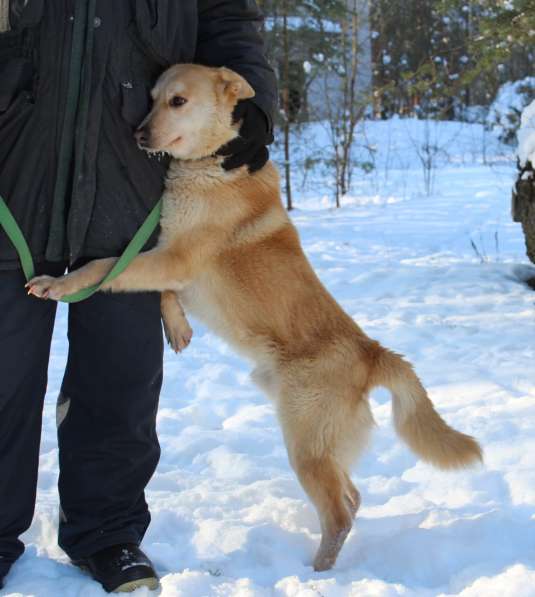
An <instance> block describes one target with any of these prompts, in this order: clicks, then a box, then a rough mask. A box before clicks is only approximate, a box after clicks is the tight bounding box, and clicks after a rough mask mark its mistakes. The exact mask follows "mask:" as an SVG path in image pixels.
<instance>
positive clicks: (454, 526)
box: [3, 121, 535, 597]
mask: <svg viewBox="0 0 535 597" xmlns="http://www.w3.org/2000/svg"><path fill="white" fill-rule="evenodd" d="M404 127H405V128H404ZM431 134H434V135H435V136H436V138H437V147H442V149H441V152H440V153H437V159H438V158H440V160H441V163H440V164H439V166H440V167H439V168H438V169H437V170H436V172H435V173H434V182H433V192H432V194H431V195H430V196H427V195H425V194H423V192H422V191H423V189H424V188H425V185H424V184H423V171H422V168H421V166H420V165H419V161H418V156H417V149H418V148H421V145H422V139H425V138H427V139H428V140H429V138H430V135H431ZM366 135H367V139H368V141H369V143H371V144H373V145H374V146H375V147H376V149H377V151H376V154H375V156H376V157H375V159H376V170H375V171H374V172H372V173H371V174H369V175H367V176H364V175H362V174H360V173H358V172H357V173H356V174H355V184H354V189H353V192H352V195H351V197H347V198H345V200H344V202H343V207H342V208H341V209H340V210H338V211H336V210H333V209H332V208H330V207H327V205H328V204H329V202H330V201H331V200H330V199H326V198H325V197H324V195H327V194H328V184H329V183H328V181H327V180H326V179H325V178H322V176H323V175H322V174H321V173H319V171H318V172H316V175H315V176H316V178H313V177H312V176H309V177H308V179H307V182H306V184H305V185H304V186H303V187H302V188H301V189H300V188H298V189H297V193H296V194H297V205H298V207H299V209H298V210H296V211H295V212H294V213H293V219H294V221H295V223H296V225H297V226H298V228H299V230H300V233H301V236H302V239H303V243H304V247H305V250H306V252H307V254H308V256H309V257H310V259H311V260H312V263H313V264H314V266H315V268H316V270H317V271H318V273H319V275H320V277H321V279H322V280H323V281H324V283H325V284H326V285H327V287H328V288H329V290H330V291H331V292H332V293H333V294H334V296H335V297H336V298H337V299H338V300H339V301H340V302H341V304H342V305H343V306H344V308H345V309H346V310H347V311H348V313H350V314H351V316H353V317H354V318H355V320H356V321H357V322H358V323H359V324H360V325H361V326H362V327H363V328H364V329H365V331H366V332H367V333H368V334H369V335H371V336H373V337H374V338H377V339H379V340H380V341H381V342H383V343H384V344H385V345H386V346H389V347H391V348H393V349H395V350H397V351H400V352H402V353H404V354H405V355H407V357H408V358H409V359H410V360H411V361H412V362H413V363H414V364H415V366H416V369H417V372H418V373H419V375H420V376H421V378H422V380H423V381H424V383H425V385H426V386H427V388H428V389H429V392H430V395H431V397H432V398H433V400H434V401H435V403H436V405H437V408H438V410H439V411H440V412H441V414H442V415H443V416H444V417H445V418H446V420H447V421H448V422H449V423H451V424H452V425H454V426H455V427H457V428H458V429H460V430H462V431H465V432H467V433H470V434H473V435H475V436H476V437H477V438H478V439H479V440H480V441H481V443H482V445H483V447H484V449H485V458H486V459H485V465H484V466H482V467H480V468H477V469H475V470H470V471H464V472H457V473H444V472H439V471H435V470H433V469H432V468H431V467H429V466H427V465H424V464H422V463H421V462H419V461H418V460H417V459H416V458H415V457H414V456H413V455H412V454H411V453H410V452H409V451H408V449H407V448H406V447H405V446H404V445H402V444H401V443H400V441H399V440H398V439H397V437H396V435H395V434H394V431H393V427H392V424H391V422H390V400H389V397H388V394H387V393H386V392H383V391H377V392H375V393H374V394H373V396H372V406H373V412H374V415H375V418H376V421H377V423H378V427H377V429H376V432H375V434H374V437H373V440H372V442H371V445H370V447H369V450H368V451H367V453H366V455H365V456H364V458H363V459H362V461H361V462H360V463H359V465H358V466H357V467H356V469H355V471H354V474H353V479H354V482H355V484H356V485H357V486H358V487H359V489H360V491H361V493H362V497H363V505H362V508H361V510H360V512H359V514H358V518H357V522H356V524H355V527H354V529H353V531H352V533H351V535H350V536H349V539H348V541H347V543H346V545H345V547H344V549H343V551H342V553H341V556H340V558H339V560H338V563H337V564H336V567H335V568H334V569H333V570H332V571H330V572H325V573H315V572H314V571H313V570H312V568H311V561H312V557H313V554H314V551H315V549H316V547H317V545H318V541H319V528H318V521H317V518H316V514H315V512H314V511H313V509H312V507H311V505H310V504H309V502H308V501H307V499H306V497H305V495H304V493H303V491H302V490H301V488H300V486H299V484H298V482H297V480H296V479H295V477H294V475H293V473H292V471H291V470H290V468H289V466H288V463H287V459H286V454H285V449H284V445H283V442H282V437H281V433H280V431H279V428H278V425H277V421H276V419H275V416H274V411H273V407H272V405H271V404H270V403H269V402H268V401H267V400H266V399H265V398H264V397H263V396H262V395H261V394H260V392H259V390H257V389H256V388H255V387H254V386H253V385H252V383H251V382H250V381H249V378H248V371H249V367H248V364H247V363H245V362H244V361H242V360H241V359H239V358H238V357H236V356H235V355H233V353H232V352H231V351H230V350H229V348H228V347H227V346H226V345H225V344H224V343H223V342H221V341H220V340H218V339H217V338H216V337H214V336H213V335H212V334H211V333H209V332H208V331H207V330H206V329H204V328H203V327H202V326H200V325H198V324H195V323H194V330H195V337H194V340H193V342H192V345H191V346H190V348H189V349H188V350H187V351H186V352H185V353H184V354H182V355H180V356H175V355H174V354H172V353H171V352H167V353H166V355H165V383H164V388H163V392H162V399H161V408H160V413H159V418H158V423H159V434H160V440H161V444H162V459H161V462H160V465H159V468H158V471H157V473H156V475H155V476H154V478H153V480H152V482H151V483H150V486H149V489H148V500H149V503H150V506H151V510H152V514H153V522H152V525H151V527H150V530H149V531H148V534H147V536H146V539H145V542H144V547H145V549H146V551H147V552H148V554H149V555H150V556H151V557H152V558H153V560H154V562H155V564H156V566H157V568H158V570H159V572H160V574H161V576H162V590H161V594H162V595H163V596H166V597H171V596H177V595H184V596H186V597H197V596H211V595H214V596H219V597H223V596H225V597H226V596H228V597H230V596H240V597H246V596H247V597H249V596H253V595H254V596H261V597H265V596H272V595H273V596H283V595H286V596H288V597H290V596H291V597H297V596H299V597H315V596H317V597H320V596H324V597H342V596H346V595H354V596H359V597H366V596H381V597H386V596H393V595H404V596H415V595H417V596H421V597H430V596H438V595H442V596H453V595H462V596H463V597H493V596H499V597H528V596H535V461H534V456H533V455H534V454H535V344H534V338H535V293H534V292H533V291H531V290H530V289H529V288H528V287H527V286H526V285H525V284H523V283H521V281H520V280H521V279H523V278H526V277H528V276H529V275H530V274H531V275H535V268H533V267H531V266H530V265H529V264H528V262H527V260H526V258H525V256H524V246H523V240H522V236H521V232H520V227H519V225H517V224H514V223H512V222H511V219H510V215H509V197H510V187H511V184H512V181H513V179H514V167H513V162H512V160H511V158H510V157H506V156H505V154H506V153H507V151H508V150H507V149H505V148H501V147H500V146H499V145H498V144H496V143H495V142H494V141H493V140H492V139H487V137H485V136H484V134H483V131H482V129H481V127H478V126H477V125H473V126H467V125H456V124H455V123H444V124H443V125H440V126H439V127H436V126H435V125H425V124H423V123H415V122H412V123H411V121H395V122H391V123H382V122H381V123H375V124H370V123H368V125H367V127H366ZM313 136H315V137H317V136H318V135H317V134H315V135H313ZM483 147H484V148H485V159H483V153H482V148H483ZM411 148H412V149H411ZM444 156H447V159H446V158H445V157H444ZM485 162H486V163H485ZM474 247H475V249H474ZM476 251H477V252H476ZM65 329H66V308H65V307H64V306H62V307H61V309H60V311H59V316H58V321H57V327H56V331H55V336H54V341H53V349H52V360H51V367H50V381H49V388H48V395H47V401H46V407H45V422H44V435H43V442H42V449H41V463H40V464H41V466H40V477H39V494H38V503H37V511H36V516H35V521H34V524H33V526H32V527H31V529H30V531H29V532H28V533H27V535H26V536H25V540H26V542H27V544H28V549H27V552H26V554H25V555H24V556H23V558H22V559H21V560H20V561H19V562H18V563H17V564H16V566H15V567H14V569H13V571H12V573H11V575H10V576H9V578H8V583H7V586H6V588H5V589H4V593H3V594H4V595H23V596H30V595H32V596H36V597H57V596H60V595H61V596H63V597H74V596H83V597H91V596H94V597H96V596H100V595H104V592H103V591H102V589H101V588H100V587H99V585H97V584H96V583H94V582H92V581H91V580H90V579H89V578H88V577H87V576H84V575H83V574H82V573H81V572H80V571H79V570H78V569H76V568H74V567H73V566H71V565H70V564H69V562H68V560H67V558H66V557H65V556H64V555H63V554H62V552H61V551H60V549H59V548H58V547H57V545H56V535H55V534H56V519H57V517H58V497H57V491H56V479H57V473H58V453H57V445H56V438H55V405H54V403H55V398H56V396H57V393H58V390H59V387H60V383H61V376H62V371H63V367H64V364H65V356H66V350H67V341H66V337H65ZM137 594H138V595H140V596H141V595H149V594H150V593H149V592H148V591H145V590H140V591H138V593H137Z"/></svg>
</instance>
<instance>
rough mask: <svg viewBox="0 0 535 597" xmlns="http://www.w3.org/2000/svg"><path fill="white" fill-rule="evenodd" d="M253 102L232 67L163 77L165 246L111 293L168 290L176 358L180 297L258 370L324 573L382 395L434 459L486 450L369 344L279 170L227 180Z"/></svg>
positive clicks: (108, 263) (346, 521) (183, 332)
mask: <svg viewBox="0 0 535 597" xmlns="http://www.w3.org/2000/svg"><path fill="white" fill-rule="evenodd" d="M253 95H254V93H253V90H252V89H251V87H250V86H249V85H248V84H247V82H246V81H245V80H244V79H242V78H241V77H240V76H238V75H237V74H235V73H233V72H232V71H230V70H228V69H225V68H222V69H216V68H207V67H203V66H198V65H179V66H174V67H172V68H171V69H169V70H168V71H167V72H165V73H164V74H163V75H162V76H161V78H160V80H159V81H158V83H157V84H156V87H155V88H154V90H153V98H154V106H153V109H152V111H151V113H150V114H149V115H148V116H147V118H146V119H145V121H144V123H143V124H142V126H141V128H140V130H139V131H138V133H137V137H138V142H139V144H140V146H141V147H143V149H146V150H148V151H154V152H166V153H169V154H171V156H173V158H175V159H174V160H173V161H172V162H171V165H170V167H169V171H168V175H167V181H166V189H165V192H164V196H163V201H164V204H163V213H162V220H161V235H160V239H159V243H158V246H157V247H156V248H155V249H153V250H152V251H148V252H146V253H142V254H140V255H139V256H138V257H137V258H136V259H135V260H134V261H133V262H132V264H131V265H130V266H129V267H128V268H127V269H126V271H125V272H124V273H123V274H121V275H120V276H119V277H118V278H117V279H116V280H115V281H113V282H111V283H110V284H108V285H107V288H108V289H109V290H111V291H112V292H131V291H136V290H138V291H142V290H154V291H161V292H162V293H163V294H162V316H163V319H164V325H165V329H166V333H167V336H168V339H169V340H170V342H171V344H172V345H173V347H174V348H175V349H181V348H183V347H184V346H185V345H187V343H188V342H189V338H190V335H191V331H190V329H189V326H188V324H187V321H186V319H185V318H184V315H183V312H182V309H181V307H180V302H181V303H183V304H184V306H185V308H186V310H187V311H188V312H190V313H191V314H192V315H194V316H195V317H198V318H199V319H200V320H202V321H204V322H205V323H206V324H207V325H208V326H209V327H211V328H212V329H213V330H214V331H215V332H217V333H218V334H219V335H221V336H222V337H223V338H225V339H226V340H227V341H228V342H229V343H230V344H231V345H232V346H234V347H235V348H236V349H237V350H238V351H239V352H240V353H242V354H243V355H245V356H246V357H249V358H250V359H252V360H253V361H254V363H255V370H254V372H253V378H254V380H255V381H256V382H257V383H258V384H259V385H260V386H261V387H262V388H263V389H264V390H265V391H266V393H267V394H268V395H269V396H270V397H272V398H273V400H274V402H275V405H276V408H277V412H278V415H279V418H280V422H281V425H282V429H283V433H284V439H285V441H286V446H287V448H288V454H289V458H290V462H291V464H292V466H293V468H294V469H295V472H296V473H297V476H298V478H299V480H300V482H301V484H302V485H303V487H304V489H305V491H306V492H307V493H308V495H309V496H310V499H311V500H312V502H313V503H314V505H315V507H316V509H317V511H318V514H319V517H320V521H321V529H322V539H321V545H320V547H319V550H318V552H317V555H316V557H315V560H314V568H315V569H316V570H325V569H328V568H330V567H331V566H332V565H333V564H334V562H335V560H336V557H337V556H338V553H339V551H340V549H341V547H342V545H343V543H344V540H345V539H346V537H347V535H348V533H349V531H350V529H351V526H352V521H353V517H354V516H355V514H356V512H357V509H358V507H359V504H360V497H359V492H358V491H357V489H356V488H355V487H354V485H353V483H352V482H351V480H350V477H349V470H350V466H351V464H352V463H353V462H354V461H355V459H356V458H357V456H358V455H359V453H360V452H361V451H362V449H363V448H364V446H365V444H366V440H367V438H368V434H369V431H370V429H371V427H372V424H373V419H372V414H371V411H370V406H369V403H368V399H367V396H368V393H369V391H370V390H371V389H372V388H374V387H375V386H385V387H386V388H388V389H389V390H390V391H391V392H392V396H393V416H394V423H395V426H396V429H397V431H398V433H399V435H400V436H401V437H402V438H403V439H404V440H405V441H406V442H407V444H408V445H409V446H410V447H411V448H412V449H413V450H414V452H416V454H418V455H419V456H420V457H421V458H422V459H423V460H426V461H428V462H430V463H431V464H433V465H435V466H438V467H440V468H445V469H452V468H458V467H464V466H466V465H469V464H472V463H474V462H476V461H479V460H481V458H482V455H481V449H480V447H479V445H478V444H477V442H476V441H475V440H474V439H473V438H471V437H469V436H467V435H464V434H462V433H459V432H458V431H455V430H454V429H452V428H451V427H449V426H448V425H447V424H446V423H445V422H444V421H443V419H442V418H441V417H440V416H439V415H438V414H437V412H436V411H435V409H434V407H433V404H432V403H431V401H430V399H429V398H428V396H427V394H426V391H425V389H424V388H423V387H422V385H421V383H420V381H419V380H418V378H417V377H416V375H415V373H414V372H413V370H412V367H411V365H410V364H409V363H407V362H406V361H405V360H403V359H402V358H401V357H400V356H398V355H397V354H395V353H393V352H390V351H389V350H387V349H385V348H383V347H382V346H381V345H380V344H379V343H378V342H376V341H374V340H372V339H370V338H368V337H367V336H366V334H364V332H363V331H362V330H361V329H360V328H359V327H358V326H357V325H356V324H355V322H354V321H353V320H352V319H351V318H350V317H349V316H348V315H346V313H344V311H343V310H342V309H341V308H340V306H339V305H338V304H337V303H336V301H335V300H334V299H333V297H332V296H331V295H330V294H329V293H328V292H327V290H326V289H325V288H324V287H323V286H322V284H321V282H320V281H319V280H318V278H317V277H316V274H315V273H314V271H313V270H312V268H311V266H310V264H309V262H308V260H307V258H306V257H305V255H304V253H303V250H302V249H301V246H300V243H299V238H298V235H297V232H296V229H295V228H294V226H293V225H292V223H291V221H290V219H289V218H288V215H287V214H286V211H285V209H284V208H283V206H282V203H281V200H280V195H279V179H278V176H277V172H276V170H275V167H274V166H273V164H271V163H269V162H268V164H267V165H266V166H265V167H264V168H263V169H261V170H260V171H258V172H256V173H255V174H253V175H251V174H249V173H248V171H247V169H246V168H245V167H243V168H239V169H237V170H232V171H230V172H226V171H224V170H223V169H222V168H221V165H220V162H221V158H218V157H213V154H214V152H215V151H216V150H217V149H218V148H219V147H220V146H221V145H223V144H224V143H226V142H228V141H229V140H231V139H232V138H234V137H236V135H237V133H236V128H237V127H236V126H234V125H232V123H231V114H232V110H233V107H234V106H235V104H236V102H237V101H238V100H240V99H244V98H250V97H252V96H253ZM115 261H116V260H115V259H99V260H96V261H93V262H90V263H88V264H87V265H86V266H85V267H83V268H81V269H79V270H77V271H74V272H72V273H70V274H69V275H67V276H64V277H62V278H57V279H55V278H50V277H47V276H42V277H38V278H35V279H34V280H32V281H31V283H30V284H29V286H30V291H31V292H32V293H33V294H35V295H37V296H41V297H45V298H46V297H47V296H49V297H51V298H54V299H58V298H60V297H61V296H63V295H64V294H69V293H72V292H75V291H77V290H79V289H80V288H83V287H86V286H89V285H91V284H94V283H97V282H98V281H100V280H101V279H102V278H103V277H104V275H105V274H106V273H107V272H108V271H109V270H110V268H111V267H112V265H113V264H114V262H115ZM179 300H180V302H179Z"/></svg>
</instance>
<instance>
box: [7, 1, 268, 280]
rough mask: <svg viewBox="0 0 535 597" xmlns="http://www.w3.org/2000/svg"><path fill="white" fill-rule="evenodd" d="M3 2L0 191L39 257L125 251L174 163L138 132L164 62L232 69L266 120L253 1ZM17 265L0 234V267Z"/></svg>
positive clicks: (265, 76)
mask: <svg viewBox="0 0 535 597" xmlns="http://www.w3.org/2000/svg"><path fill="white" fill-rule="evenodd" d="M2 5H3V6H4V8H5V7H6V6H7V5H8V6H9V14H8V15H7V16H8V17H9V19H8V20H7V19H5V18H4V19H2V15H0V28H2V29H4V31H3V32H0V195H2V196H3V197H4V199H5V200H6V202H7V204H8V206H9V207H10V209H11V211H12V212H13V214H14V216H15V218H16V220H17V222H18V223H19V225H20V226H21V228H22V230H23V232H24V235H25V237H26V239H27V241H28V243H29V245H30V248H31V251H32V254H33V256H34V259H35V261H36V262H39V261H43V260H48V261H63V260H65V261H69V262H71V263H73V262H74V261H75V260H77V259H78V258H81V257H103V256H111V255H118V254H119V253H120V252H121V251H122V250H123V249H124V247H125V245H126V244H127V243H128V241H129V240H130V239H131V238H132V236H133V235H134V233H135V231H136V230H137V228H138V227H139V226H140V224H141V223H142V222H143V220H144V219H145V217H146V215H147V213H148V212H149V210H150V209H151V208H152V207H153V206H154V205H155V203H156V202H157V201H158V199H159V198H160V195H161V192H162V187H163V179H164V174H165V169H166V166H167V161H166V160H158V158H155V157H149V156H148V155H147V154H146V153H145V152H143V151H140V150H139V149H138V148H137V146H136V143H135V140H134V137H133V132H134V130H135V128H136V126H137V125H138V124H139V123H140V122H141V120H142V119H143V118H144V116H145V115H146V114H147V112H148V111H149V108H150V96H149V91H150V88H151V86H152V85H153V83H154V81H155V79H156V78H157V77H158V75H159V74H160V73H161V72H162V71H163V70H164V69H165V68H166V67H168V66H170V65H171V64H174V63H177V62H198V63H201V64H206V65H212V66H228V67H230V68H232V69H234V70H235V71H237V72H239V73H240V74H242V75H243V76H244V77H245V78H246V79H247V80H248V81H249V82H250V83H251V85H252V86H253V88H254V89H255V91H256V93H257V95H256V98H255V100H254V101H255V102H256V103H257V105H258V106H259V107H260V108H261V109H262V110H263V111H264V112H265V113H266V115H267V116H268V118H269V119H270V121H271V116H272V113H273V110H274V106H275V102H276V91H275V79H274V75H273V72H272V70H271V68H270V67H269V66H268V64H267V62H266V59H265V57H264V52H263V43H262V39H261V36H260V33H259V30H258V29H259V23H261V15H260V13H259V11H258V8H257V6H256V3H255V1H254V0H76V1H75V0H46V1H45V0H0V10H1V7H2ZM4 12H5V11H4ZM4 16H5V15H4ZM2 24H3V27H2ZM8 27H9V30H8V31H5V29H7V28H8ZM153 241H154V239H153ZM13 267H18V259H17V255H16V253H15V251H14V249H13V247H12V246H11V244H10V242H9V240H8V239H7V237H6V235H5V234H4V233H3V232H2V231H1V230H0V269H8V268H9V269H10V268H13Z"/></svg>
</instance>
